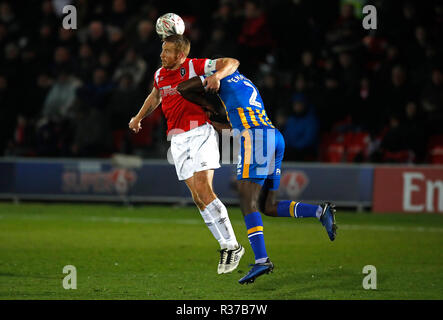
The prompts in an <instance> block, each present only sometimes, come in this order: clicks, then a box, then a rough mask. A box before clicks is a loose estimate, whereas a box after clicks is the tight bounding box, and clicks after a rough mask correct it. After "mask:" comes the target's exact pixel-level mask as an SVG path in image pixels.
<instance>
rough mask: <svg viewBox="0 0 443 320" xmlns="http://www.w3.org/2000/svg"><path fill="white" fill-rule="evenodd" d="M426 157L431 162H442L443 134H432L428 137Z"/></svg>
mask: <svg viewBox="0 0 443 320" xmlns="http://www.w3.org/2000/svg"><path fill="white" fill-rule="evenodd" d="M428 159H429V162H430V163H432V164H443V135H434V136H431V137H430V138H429V142H428Z"/></svg>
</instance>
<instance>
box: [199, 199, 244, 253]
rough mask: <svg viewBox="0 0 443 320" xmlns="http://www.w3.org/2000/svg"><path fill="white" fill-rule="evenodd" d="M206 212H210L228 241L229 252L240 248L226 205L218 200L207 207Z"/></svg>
mask: <svg viewBox="0 0 443 320" xmlns="http://www.w3.org/2000/svg"><path fill="white" fill-rule="evenodd" d="M206 210H208V211H209V213H210V214H211V217H212V219H214V223H215V224H216V226H217V229H218V231H219V232H220V233H221V235H222V236H223V238H224V240H225V241H226V244H227V248H228V250H234V249H236V248H237V247H238V242H237V238H236V237H235V233H234V229H233V228H232V225H231V220H230V219H229V216H228V210H227V209H226V207H225V205H224V204H223V203H222V202H221V201H220V200H219V199H218V198H216V199H215V200H213V201H212V202H211V203H209V204H208V205H207V206H206Z"/></svg>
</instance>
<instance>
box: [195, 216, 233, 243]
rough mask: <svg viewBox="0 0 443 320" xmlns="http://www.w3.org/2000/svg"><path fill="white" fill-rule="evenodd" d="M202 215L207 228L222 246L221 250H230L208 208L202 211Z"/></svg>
mask: <svg viewBox="0 0 443 320" xmlns="http://www.w3.org/2000/svg"><path fill="white" fill-rule="evenodd" d="M200 214H201V216H202V217H203V220H204V221H205V223H206V226H207V227H208V229H209V231H211V233H212V235H213V236H214V238H215V239H216V240H217V241H218V243H219V244H220V249H222V250H223V249H227V248H228V244H227V242H226V241H225V239H224V237H223V235H222V234H221V233H220V231H219V230H218V228H217V224H216V223H215V221H214V219H213V218H212V216H211V214H210V212H209V210H208V208H206V209H205V210H203V211H201V210H200Z"/></svg>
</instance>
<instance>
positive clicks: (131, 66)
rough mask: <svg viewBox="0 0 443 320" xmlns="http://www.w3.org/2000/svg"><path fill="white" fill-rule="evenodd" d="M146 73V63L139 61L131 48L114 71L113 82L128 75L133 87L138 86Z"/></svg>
mask: <svg viewBox="0 0 443 320" xmlns="http://www.w3.org/2000/svg"><path fill="white" fill-rule="evenodd" d="M145 72H146V62H145V61H144V60H143V59H141V58H140V57H139V56H138V55H137V53H136V52H135V50H134V49H133V48H131V49H129V50H128V51H126V55H125V58H124V59H123V60H122V61H121V63H120V64H119V66H118V67H117V69H116V70H115V73H114V76H113V81H117V80H118V79H120V78H121V77H122V76H123V75H124V74H130V75H131V77H132V80H133V82H134V84H135V85H138V84H139V83H140V82H141V81H142V79H143V76H144V74H145Z"/></svg>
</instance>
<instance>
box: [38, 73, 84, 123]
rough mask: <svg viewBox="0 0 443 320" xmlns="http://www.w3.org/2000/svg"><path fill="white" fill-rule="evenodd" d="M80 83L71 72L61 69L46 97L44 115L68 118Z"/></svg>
mask: <svg viewBox="0 0 443 320" xmlns="http://www.w3.org/2000/svg"><path fill="white" fill-rule="evenodd" d="M80 84H81V83H80V82H79V81H78V79H76V78H74V77H73V76H72V75H71V74H69V73H68V72H66V71H61V72H60V73H59V75H58V76H57V80H56V81H55V83H54V84H53V86H52V88H51V89H50V90H49V93H48V95H47V97H46V99H45V102H44V104H43V110H42V116H43V117H48V118H52V119H63V118H67V117H68V116H69V112H70V111H71V110H70V109H71V107H72V105H73V104H74V101H75V98H76V90H77V88H78V87H79V86H80Z"/></svg>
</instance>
